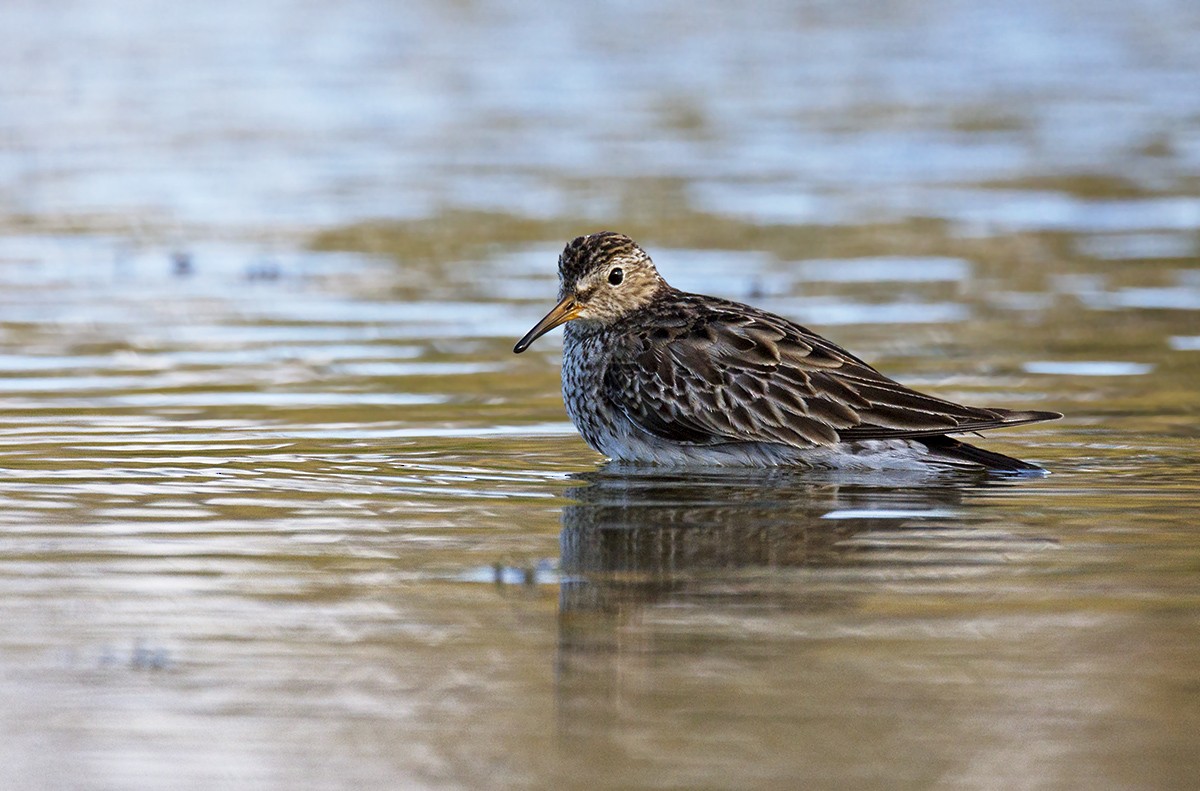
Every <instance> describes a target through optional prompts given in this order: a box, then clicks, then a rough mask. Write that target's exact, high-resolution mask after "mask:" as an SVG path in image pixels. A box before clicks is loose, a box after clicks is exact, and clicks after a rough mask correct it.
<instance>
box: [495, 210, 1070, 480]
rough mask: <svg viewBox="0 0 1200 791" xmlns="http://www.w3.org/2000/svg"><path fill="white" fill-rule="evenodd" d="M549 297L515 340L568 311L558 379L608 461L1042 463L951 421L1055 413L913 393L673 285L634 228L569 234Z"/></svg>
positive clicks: (999, 424)
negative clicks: (995, 447)
mask: <svg viewBox="0 0 1200 791" xmlns="http://www.w3.org/2000/svg"><path fill="white" fill-rule="evenodd" d="M558 275H559V291H558V304H557V305H555V306H554V308H553V309H552V310H551V311H550V312H549V313H547V314H546V316H545V317H544V318H542V320H541V321H539V322H537V324H535V325H534V326H533V328H532V329H530V330H529V332H528V333H526V335H525V336H524V337H523V338H521V340H519V341H518V342H517V344H516V345H515V346H514V347H513V352H514V353H516V354H520V353H522V352H524V351H525V350H526V349H528V348H529V346H530V344H532V343H533V342H534V341H535V340H537V339H538V338H539V337H541V336H542V335H544V334H545V333H547V332H549V331H550V330H552V329H554V328H555V327H558V326H559V325H563V324H565V325H566V327H565V328H564V335H563V355H562V356H563V364H562V393H563V401H564V403H565V405H566V408H567V414H568V415H569V416H570V418H571V421H572V422H573V423H574V424H575V427H576V428H577V429H578V431H579V433H580V435H581V436H582V437H583V439H584V441H585V442H587V444H588V445H590V446H591V447H592V448H593V449H594V450H596V451H598V452H599V453H601V454H603V455H605V456H607V457H608V458H609V459H611V460H613V461H616V462H628V463H633V464H653V465H667V466H700V465H703V466H708V465H720V466H749V467H776V466H784V465H792V466H797V467H809V468H824V469H859V470H878V469H893V468H899V469H904V468H907V469H928V468H930V467H936V468H960V469H961V468H966V469H972V470H976V471H978V470H987V471H992V472H997V473H1012V474H1029V473H1033V474H1039V475H1040V474H1046V471H1045V470H1044V469H1043V468H1042V467H1040V466H1039V465H1037V464H1033V463H1031V462H1027V461H1022V460H1020V459H1016V458H1012V457H1010V456H1005V455H1003V454H1001V453H997V452H994V451H990V450H985V449H983V448H979V447H976V446H974V445H970V444H968V443H966V442H963V441H962V440H959V439H956V438H955V437H954V436H952V435H956V434H964V433H977V432H981V431H986V430H989V429H996V428H1003V427H1008V426H1020V425H1024V424H1028V423H1039V422H1042V421H1047V420H1056V419H1058V418H1061V417H1062V414H1061V413H1059V412H1049V411H1033V410H1014V409H1002V408H996V407H976V406H966V405H963V404H958V403H955V402H953V401H948V400H946V399H943V398H938V397H936V396H932V395H927V394H925V393H920V392H918V391H916V390H913V389H911V388H908V387H905V386H904V385H902V384H900V383H898V382H896V381H895V380H893V379H890V378H888V377H887V376H885V375H883V374H882V373H880V372H879V371H877V370H875V368H873V367H872V366H871V365H869V364H868V363H866V362H864V361H863V360H862V359H860V358H858V357H856V356H855V355H853V354H851V353H850V352H848V351H846V350H845V349H843V348H841V347H840V346H838V345H837V344H835V343H833V342H832V341H829V340H826V339H825V338H823V337H821V336H820V335H818V334H816V333H815V332H813V331H812V330H809V329H807V328H805V327H802V326H801V325H799V324H797V323H795V322H793V321H791V320H789V319H786V318H784V317H782V316H778V315H775V314H773V313H769V312H767V311H765V310H760V309H758V308H755V307H752V306H750V305H746V304H742V303H740V302H733V301H730V300H727V299H721V298H718V297H710V296H705V295H702V294H693V293H689V292H686V291H680V290H679V289H676V288H673V287H671V286H670V285H669V284H668V283H667V282H666V280H664V279H663V277H662V275H660V274H659V273H658V270H657V269H656V268H655V266H654V262H653V261H652V260H651V258H650V256H649V255H648V254H647V253H646V252H645V250H643V249H642V248H641V247H640V246H639V245H638V244H637V243H636V242H634V241H633V239H631V238H629V237H628V236H625V235H624V234H621V233H616V232H614V231H601V232H598V233H592V234H589V235H586V236H579V237H577V238H575V239H574V240H572V241H571V242H569V243H568V244H567V245H566V247H565V248H564V249H563V252H562V254H561V255H560V256H559V259H558Z"/></svg>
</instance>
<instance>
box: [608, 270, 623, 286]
mask: <svg viewBox="0 0 1200 791" xmlns="http://www.w3.org/2000/svg"><path fill="white" fill-rule="evenodd" d="M624 279H625V273H624V272H622V271H621V267H619V266H618V267H616V268H615V269H613V271H611V272H609V273H608V282H609V283H610V284H611V285H614V286H619V285H621V281H622V280H624Z"/></svg>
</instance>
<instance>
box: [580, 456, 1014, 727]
mask: <svg viewBox="0 0 1200 791" xmlns="http://www.w3.org/2000/svg"><path fill="white" fill-rule="evenodd" d="M576 480H577V482H578V485H576V486H574V487H572V488H571V489H569V490H568V491H567V492H566V496H567V497H568V498H570V499H571V500H572V501H573V502H572V503H571V504H569V505H567V506H566V507H564V509H563V512H562V526H563V529H562V535H561V539H560V540H561V552H562V557H561V564H560V570H561V574H562V577H561V582H560V586H561V587H560V599H559V616H558V617H559V628H558V672H557V678H558V692H559V694H558V699H559V706H560V715H561V716H562V718H563V719H562V720H561V722H562V724H563V725H564V726H566V731H572V732H573V731H576V730H577V728H576V726H581V727H583V728H585V729H586V730H589V731H591V730H594V729H595V728H597V727H601V728H602V727H603V726H602V723H601V721H602V720H603V719H604V718H605V716H606V714H605V712H608V713H609V714H612V711H611V709H612V705H613V701H614V700H615V699H616V698H617V697H618V692H619V687H620V683H619V681H620V677H621V675H622V674H621V672H620V668H621V666H622V664H623V662H624V661H625V660H626V659H628V658H631V657H632V658H635V659H634V661H637V660H636V657H638V656H645V655H647V654H659V653H661V652H664V651H666V652H670V651H673V650H682V651H689V650H693V649H694V646H690V645H683V644H676V643H675V642H673V641H674V640H676V639H679V638H672V637H671V636H669V635H665V634H662V633H660V632H659V631H658V630H656V629H655V628H649V629H645V628H642V629H639V628H632V629H631V628H628V627H630V626H631V625H636V624H637V622H638V620H639V619H640V618H642V616H643V615H644V614H645V613H646V612H647V611H648V610H649V609H650V608H652V607H657V606H665V605H679V604H694V605H698V606H700V607H701V608H702V610H701V611H702V612H704V613H714V612H718V611H721V612H724V613H725V614H726V615H728V614H729V613H730V612H731V610H730V609H729V607H728V605H736V606H737V607H738V609H737V610H735V611H733V612H737V613H741V614H747V613H752V612H755V611H756V608H766V609H767V610H769V611H772V612H776V613H778V612H779V611H781V610H789V611H796V610H799V611H803V612H806V613H808V612H821V611H827V612H832V611H836V610H837V609H838V608H846V607H849V606H851V605H852V602H851V601H850V600H851V599H852V598H853V597H854V594H853V593H852V592H850V591H852V590H853V589H854V588H853V586H850V587H848V588H844V589H836V588H835V589H832V590H831V589H830V587H829V586H828V585H825V586H812V585H810V584H808V583H807V582H806V580H808V579H811V578H809V577H807V576H806V574H807V572H808V571H810V570H812V571H815V570H817V569H822V568H825V569H829V568H844V569H849V568H854V567H859V566H864V565H866V564H868V563H871V562H875V561H873V559H872V553H878V551H879V550H878V549H877V542H875V541H856V540H855V537H856V536H860V535H861V534H863V533H864V532H865V531H868V530H869V531H871V533H872V535H873V536H876V535H879V534H880V532H881V531H883V532H884V533H886V532H888V531H892V532H893V533H895V534H899V535H903V531H904V530H905V529H906V528H907V527H908V526H911V525H913V524H920V523H921V522H922V521H924V520H923V518H924V517H931V518H936V519H937V523H938V525H939V526H945V525H951V526H953V523H954V520H955V519H956V517H958V516H960V515H961V514H963V513H965V511H966V510H967V509H965V508H964V507H963V502H964V499H965V498H968V497H969V496H970V493H971V492H972V491H973V490H977V489H979V488H981V487H984V486H990V485H1003V482H1001V481H994V480H991V479H987V478H985V477H982V476H981V475H975V474H971V473H965V472H936V471H935V472H922V473H913V474H912V477H911V478H901V479H898V478H897V475H896V473H895V472H894V471H892V472H889V473H888V474H887V475H886V477H882V476H881V477H872V476H871V475H870V474H858V475H854V476H848V475H847V474H846V473H839V474H834V473H828V474H818V473H814V472H812V471H798V470H789V469H774V470H761V469H756V470H732V469H721V468H718V469H712V470H705V471H703V472H696V471H688V472H687V473H686V474H680V473H678V472H670V471H665V470H662V469H648V468H636V467H635V468H629V467H622V466H619V465H609V466H607V467H605V468H602V469H600V470H599V471H596V472H594V473H585V474H581V475H578V476H577V477H576ZM926 524H928V523H926ZM814 587H815V589H814ZM839 590H843V591H845V592H838V591H839ZM757 611H759V612H761V611H762V610H761V609H759V610H757ZM693 612H694V611H693ZM682 639H683V640H685V641H686V640H687V639H688V638H682ZM648 641H649V642H653V643H654V645H648V644H647V643H648Z"/></svg>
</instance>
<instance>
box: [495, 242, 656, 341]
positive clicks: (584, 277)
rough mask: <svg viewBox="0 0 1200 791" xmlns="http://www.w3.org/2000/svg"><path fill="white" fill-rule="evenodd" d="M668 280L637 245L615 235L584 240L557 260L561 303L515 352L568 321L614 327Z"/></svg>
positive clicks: (567, 248)
mask: <svg viewBox="0 0 1200 791" xmlns="http://www.w3.org/2000/svg"><path fill="white" fill-rule="evenodd" d="M666 288H667V284H666V281H664V280H663V279H662V276H661V275H659V274H658V270H657V269H655V268H654V262H653V261H651V260H650V256H648V255H646V251H645V250H643V249H642V248H640V247H638V245H637V242H635V241H633V240H632V239H630V238H629V237H628V236H625V235H624V234H619V233H614V232H612V231H601V232H600V233H593V234H589V235H588V236H580V237H578V238H576V239H574V240H572V241H571V242H570V243H569V244H567V246H566V247H565V248H564V249H563V251H562V255H560V256H559V257H558V304H557V305H555V306H554V309H553V310H551V311H550V312H549V313H547V314H546V316H545V317H544V318H543V319H542V320H541V321H539V322H538V323H537V324H535V325H534V327H533V329H531V330H530V331H529V332H528V333H526V335H525V337H524V338H522V339H521V340H519V341H517V345H516V346H514V347H513V351H514V352H516V353H517V354H520V353H521V352H523V351H525V350H526V349H528V348H529V345H530V344H531V343H533V342H534V341H535V340H537V339H538V338H539V337H541V336H542V335H544V334H546V333H547V332H549V331H550V330H552V329H554V328H555V327H557V326H559V325H560V324H565V323H567V322H568V321H574V320H578V321H582V322H587V323H595V324H602V325H603V324H611V323H612V322H614V321H617V320H618V319H621V318H623V317H624V316H627V315H628V314H630V313H632V312H633V311H635V310H638V309H639V308H641V307H643V306H645V305H646V304H648V303H649V302H650V301H651V300H653V299H654V297H655V296H656V295H657V294H659V293H660V292H661V291H662V290H664V289H666Z"/></svg>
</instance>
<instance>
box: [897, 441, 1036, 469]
mask: <svg viewBox="0 0 1200 791" xmlns="http://www.w3.org/2000/svg"><path fill="white" fill-rule="evenodd" d="M916 441H917V442H920V443H921V444H922V445H924V446H925V447H927V448H929V452H930V454H931V455H932V456H933V457H934V458H935V459H937V460H939V461H943V462H945V463H947V464H953V465H955V466H969V467H983V468H984V469H987V470H991V471H992V472H1001V473H1010V474H1022V475H1032V474H1039V475H1045V474H1048V473H1047V471H1046V468H1045V467H1039V466H1038V465H1036V464H1033V463H1031V462H1028V461H1021V460H1020V459H1014V458H1013V457H1012V456H1005V455H1004V454H1003V453H996V452H995V451H991V450H984V449H983V448H977V447H975V446H974V445H968V444H967V443H965V442H962V441H961V440H957V439H954V438H953V437H947V436H936V437H920V438H917V440H916Z"/></svg>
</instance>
